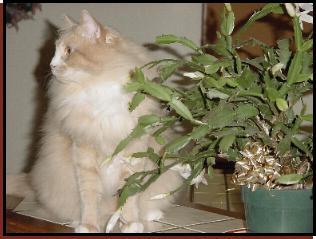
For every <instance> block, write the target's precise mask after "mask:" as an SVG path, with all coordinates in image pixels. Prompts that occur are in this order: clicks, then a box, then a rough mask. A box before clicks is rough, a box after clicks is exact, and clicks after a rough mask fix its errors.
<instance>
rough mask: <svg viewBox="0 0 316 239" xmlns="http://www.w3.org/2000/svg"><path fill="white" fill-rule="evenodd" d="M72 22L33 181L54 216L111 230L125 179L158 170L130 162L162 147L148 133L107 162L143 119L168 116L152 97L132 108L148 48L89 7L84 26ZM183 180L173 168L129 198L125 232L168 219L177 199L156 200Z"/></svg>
mask: <svg viewBox="0 0 316 239" xmlns="http://www.w3.org/2000/svg"><path fill="white" fill-rule="evenodd" d="M65 20H66V22H68V26H67V27H66V28H65V29H63V30H62V31H61V34H60V37H59V39H58V40H57V41H56V52H55V55H54V57H53V59H52V61H51V69H52V73H53V75H54V78H53V79H52V80H51V83H50V88H49V98H50V102H49V108H48V112H47V115H46V118H45V124H44V127H43V129H42V131H43V138H42V142H41V148H40V152H39V156H38V160H37V162H36V164H35V165H34V167H33V169H32V171H31V173H30V175H29V176H30V182H31V186H32V188H33V190H34V192H35V193H36V197H37V199H38V201H39V202H40V203H41V204H42V205H43V206H45V208H47V209H48V210H49V211H50V212H51V213H53V214H55V215H56V216H58V217H60V218H63V219H71V220H73V221H77V222H79V223H78V226H77V227H76V228H75V231H76V232H104V230H105V225H106V223H107V220H108V218H109V216H110V215H112V214H113V213H114V212H115V211H116V210H117V199H118V198H117V197H118V196H117V191H118V189H120V188H121V187H122V186H123V185H124V178H126V177H127V176H129V175H131V174H132V173H133V172H136V171H143V170H148V169H152V168H153V167H154V165H153V164H152V162H151V161H150V160H149V159H139V160H136V159H135V160H134V161H128V160H126V158H127V157H128V156H129V155H131V153H133V152H138V151H146V150H147V147H148V146H149V145H150V146H151V147H153V148H155V149H156V150H159V148H158V146H157V144H155V142H154V140H153V139H152V138H150V137H149V136H143V137H142V138H140V139H138V140H135V142H132V143H131V144H130V145H129V146H128V147H127V148H126V149H125V150H124V151H123V152H122V153H120V154H118V155H117V156H116V157H115V158H113V159H112V160H111V161H109V162H107V163H106V164H104V165H102V166H101V163H102V162H103V160H104V159H106V158H107V157H108V156H110V155H111V154H112V153H113V151H114V148H115V147H116V145H117V144H118V142H120V140H122V139H123V138H125V137H126V136H127V135H128V134H129V133H130V132H131V130H132V129H133V128H134V126H135V125H136V123H137V117H138V116H140V115H143V114H146V113H147V114H148V113H149V112H150V113H156V114H161V112H160V108H159V106H158V104H157V103H156V102H155V101H153V100H151V99H149V98H147V99H146V101H145V102H144V103H142V104H141V105H140V106H139V107H138V108H137V109H136V110H135V111H133V112H129V110H128V102H129V101H130V100H131V97H132V95H131V94H129V93H126V92H124V89H123V85H124V84H125V83H126V82H127V81H128V80H129V74H130V72H131V70H133V69H134V68H135V67H136V66H141V65H143V64H144V63H147V62H148V61H149V59H148V58H147V56H146V53H145V51H144V49H143V48H142V47H139V46H137V45H136V44H134V43H132V42H130V41H128V40H126V39H124V38H123V37H122V36H121V35H120V34H119V33H118V32H116V31H114V30H112V29H110V28H109V27H104V26H102V25H100V24H99V23H98V22H97V21H95V20H94V19H93V18H92V17H91V16H90V15H89V13H88V12H87V11H85V10H84V11H83V12H82V15H81V21H80V23H79V24H77V23H75V22H73V21H72V20H70V19H69V18H68V17H65ZM147 74H151V73H150V72H148V73H147ZM181 182H182V179H181V176H180V175H179V174H178V173H177V172H176V171H171V170H169V171H167V172H166V173H164V174H162V176H161V177H160V178H159V179H158V180H157V181H156V182H154V183H153V184H152V185H151V186H150V187H149V188H148V189H147V190H146V191H144V192H143V193H140V194H137V195H135V196H133V197H131V198H129V199H128V200H127V203H126V204H125V206H124V208H123V211H122V217H123V218H124V220H123V221H124V223H121V231H122V232H143V231H144V223H145V222H146V221H151V220H155V219H158V218H161V217H162V216H163V209H165V208H166V207H167V206H168V205H169V204H170V199H171V197H168V198H165V199H161V200H150V198H151V197H153V196H155V195H157V194H161V193H166V192H169V191H171V190H174V189H176V188H177V187H178V186H179V185H180V184H181Z"/></svg>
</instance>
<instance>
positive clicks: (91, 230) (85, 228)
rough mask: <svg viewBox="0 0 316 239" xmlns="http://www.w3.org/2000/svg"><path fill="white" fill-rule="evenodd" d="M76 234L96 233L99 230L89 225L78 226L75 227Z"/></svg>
mask: <svg viewBox="0 0 316 239" xmlns="http://www.w3.org/2000/svg"><path fill="white" fill-rule="evenodd" d="M75 232H76V233H98V232H100V229H99V228H98V227H96V226H94V225H90V224H80V225H79V226H77V227H75Z"/></svg>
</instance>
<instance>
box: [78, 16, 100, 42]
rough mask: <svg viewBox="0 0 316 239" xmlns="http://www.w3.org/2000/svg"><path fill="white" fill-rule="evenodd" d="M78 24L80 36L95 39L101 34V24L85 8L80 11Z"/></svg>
mask: <svg viewBox="0 0 316 239" xmlns="http://www.w3.org/2000/svg"><path fill="white" fill-rule="evenodd" d="M80 25H81V27H82V28H81V29H82V32H81V33H82V36H83V37H86V38H88V39H91V40H95V39H97V38H99V37H100V36H101V26H100V24H99V23H98V22H97V21H96V20H94V19H93V17H92V16H91V15H90V14H89V12H88V11H87V10H83V11H82V12H81V20H80Z"/></svg>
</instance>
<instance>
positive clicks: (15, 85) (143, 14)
mask: <svg viewBox="0 0 316 239" xmlns="http://www.w3.org/2000/svg"><path fill="white" fill-rule="evenodd" d="M82 9H87V10H88V11H89V12H90V13H91V14H92V15H93V16H95V17H96V18H97V19H99V21H100V22H102V23H104V24H108V25H110V26H112V27H114V28H116V29H117V30H119V31H120V32H121V33H122V34H124V35H126V36H128V37H130V38H132V39H133V40H134V41H136V42H138V43H140V44H143V43H150V42H153V41H154V39H155V36H157V35H160V34H163V33H173V34H176V35H180V36H187V37H188V38H190V39H192V40H193V41H195V42H197V43H199V42H200V36H201V14H202V5H201V4H200V3H196V4H174V3H172V4H170V3H168V4H140V3H139V4H126V3H124V4H123V3H118V4H115V3H111V4H110V3H103V4H100V3H99V4H96V3H95V4H52V3H51V4H42V11H41V12H38V13H36V15H35V17H34V21H32V20H26V21H22V22H20V23H19V31H18V32H16V31H15V29H12V28H11V29H8V28H7V29H6V33H7V34H6V42H7V46H6V70H7V78H6V122H7V124H6V133H7V134H6V153H7V154H6V172H7V173H17V172H20V171H22V170H23V169H24V168H25V166H26V164H28V161H29V160H32V159H33V158H34V155H33V153H32V152H33V151H32V150H31V152H30V148H32V147H33V146H34V134H35V132H36V129H37V125H38V124H39V121H38V114H39V112H40V111H41V108H43V101H44V100H45V98H44V96H43V95H44V90H43V88H41V87H40V85H41V83H40V82H42V78H44V75H45V73H46V71H48V68H47V64H48V62H49V59H50V57H51V54H52V47H51V46H52V43H53V40H52V37H51V36H50V35H49V29H51V28H49V24H54V25H56V26H60V25H61V24H62V15H63V14H67V15H69V16H71V17H73V18H74V19H78V18H79V16H80V11H81V10H82ZM179 52H180V53H181V54H185V53H187V52H186V51H185V50H184V49H183V48H179ZM153 56H154V57H155V58H160V57H166V56H168V57H170V55H169V54H168V53H166V52H157V51H154V52H153Z"/></svg>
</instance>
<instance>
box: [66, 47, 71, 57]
mask: <svg viewBox="0 0 316 239" xmlns="http://www.w3.org/2000/svg"><path fill="white" fill-rule="evenodd" d="M71 52H72V49H71V48H70V47H69V46H67V47H66V48H65V54H66V55H67V56H68V55H70V54H71Z"/></svg>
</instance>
